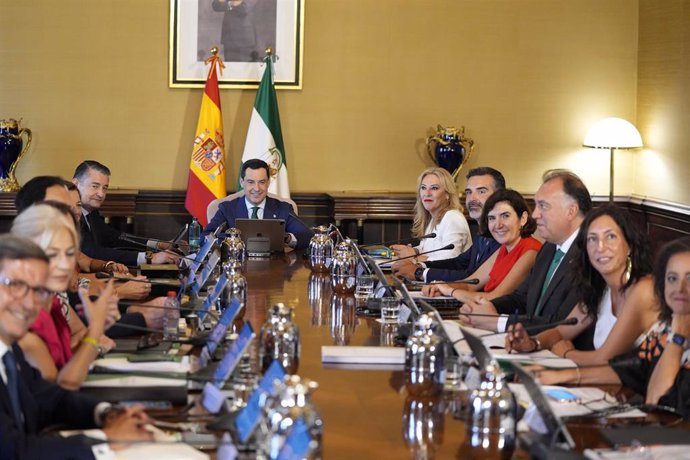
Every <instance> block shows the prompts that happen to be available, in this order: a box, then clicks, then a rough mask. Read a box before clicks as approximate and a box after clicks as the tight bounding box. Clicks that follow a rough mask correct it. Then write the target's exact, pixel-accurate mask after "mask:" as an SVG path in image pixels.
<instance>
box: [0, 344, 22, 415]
mask: <svg viewBox="0 0 690 460" xmlns="http://www.w3.org/2000/svg"><path fill="white" fill-rule="evenodd" d="M2 363H3V364H4V365H5V374H7V392H8V393H9V395H10V403H11V404H12V412H14V421H15V423H16V424H17V428H21V427H22V426H23V423H22V406H21V404H20V402H19V383H18V382H17V362H16V361H15V360H14V355H13V354H12V352H11V351H8V352H7V353H5V356H3V357H2Z"/></svg>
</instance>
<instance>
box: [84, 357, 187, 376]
mask: <svg viewBox="0 0 690 460" xmlns="http://www.w3.org/2000/svg"><path fill="white" fill-rule="evenodd" d="M93 364H94V366H98V367H102V368H106V369H111V370H113V371H114V372H175V373H181V374H185V373H187V372H189V371H190V368H191V366H190V363H189V356H183V357H182V358H181V359H180V361H179V362H177V361H146V362H130V361H128V360H127V358H103V359H97V360H96V361H94V363H93Z"/></svg>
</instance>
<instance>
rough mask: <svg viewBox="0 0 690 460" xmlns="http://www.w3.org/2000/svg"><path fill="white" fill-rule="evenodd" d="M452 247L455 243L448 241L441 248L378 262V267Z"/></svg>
mask: <svg viewBox="0 0 690 460" xmlns="http://www.w3.org/2000/svg"><path fill="white" fill-rule="evenodd" d="M454 247H455V245H454V244H453V243H449V244H447V245H445V246H443V247H442V248H438V249H432V250H431V251H424V252H420V253H419V254H414V255H411V256H407V257H400V258H398V259H395V260H391V261H390V262H383V263H381V264H379V267H380V266H381V265H386V264H393V263H395V262H397V261H399V260H405V259H412V258H413V257H419V256H423V255H426V254H431V253H432V252H438V251H448V250H450V249H453V248H454Z"/></svg>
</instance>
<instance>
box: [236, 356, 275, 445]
mask: <svg viewBox="0 0 690 460" xmlns="http://www.w3.org/2000/svg"><path fill="white" fill-rule="evenodd" d="M284 377H285V370H284V369H283V366H282V365H281V364H280V363H279V362H278V361H273V363H271V365H270V366H269V367H268V369H267V370H266V373H265V374H264V376H263V377H262V378H261V381H260V382H259V385H258V386H257V388H256V390H254V392H253V393H252V395H251V396H250V397H249V400H248V401H247V405H246V406H244V408H243V409H242V410H241V411H240V413H239V414H238V415H237V418H236V419H235V428H237V433H238V434H239V437H240V442H242V443H246V442H247V441H248V440H249V437H250V436H251V435H252V433H253V432H254V430H255V429H256V427H257V425H258V424H259V420H260V418H261V401H262V399H264V398H265V397H266V396H275V393H276V390H275V386H274V384H273V382H275V381H276V380H280V381H282V380H283V378H284Z"/></svg>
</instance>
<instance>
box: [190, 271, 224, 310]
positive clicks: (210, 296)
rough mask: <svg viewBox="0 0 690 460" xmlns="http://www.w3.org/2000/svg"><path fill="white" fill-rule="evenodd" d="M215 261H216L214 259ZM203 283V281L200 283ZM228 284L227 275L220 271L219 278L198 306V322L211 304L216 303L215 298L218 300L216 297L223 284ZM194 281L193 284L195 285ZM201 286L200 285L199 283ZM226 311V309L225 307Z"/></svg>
mask: <svg viewBox="0 0 690 460" xmlns="http://www.w3.org/2000/svg"><path fill="white" fill-rule="evenodd" d="M216 262H217V261H216ZM202 284H203V283H202ZM227 285H228V277H227V276H226V275H225V272H223V273H221V275H220V278H218V282H217V283H216V285H215V286H214V287H213V289H212V290H211V292H210V293H209V294H208V295H207V296H206V298H205V299H204V302H203V303H202V304H201V307H199V312H198V314H199V322H203V321H204V318H206V314H207V313H208V311H209V310H210V309H211V305H213V304H214V303H216V300H218V297H220V295H221V294H222V293H223V289H225V286H227ZM196 286H197V285H196V283H195V286H194V287H196ZM199 286H201V285H199ZM226 311H227V309H226Z"/></svg>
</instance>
